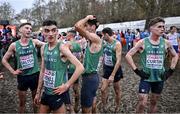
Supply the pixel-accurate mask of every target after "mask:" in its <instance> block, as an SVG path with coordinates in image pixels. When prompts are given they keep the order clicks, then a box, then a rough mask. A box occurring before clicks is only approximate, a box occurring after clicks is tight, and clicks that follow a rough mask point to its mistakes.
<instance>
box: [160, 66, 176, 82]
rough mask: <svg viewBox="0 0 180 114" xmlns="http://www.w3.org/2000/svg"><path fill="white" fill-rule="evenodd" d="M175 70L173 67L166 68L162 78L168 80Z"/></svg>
mask: <svg viewBox="0 0 180 114" xmlns="http://www.w3.org/2000/svg"><path fill="white" fill-rule="evenodd" d="M173 72H174V70H173V69H171V68H170V69H168V70H165V72H164V74H163V75H162V76H161V78H162V80H164V81H166V80H167V79H168V78H169V77H171V76H172V74H173Z"/></svg>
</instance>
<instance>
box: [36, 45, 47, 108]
mask: <svg viewBox="0 0 180 114" xmlns="http://www.w3.org/2000/svg"><path fill="white" fill-rule="evenodd" d="M44 70H45V66H44V46H42V47H41V70H40V74H39V81H38V87H37V91H36V97H35V99H34V103H35V104H36V105H39V104H40V95H41V91H42V87H43V77H44Z"/></svg>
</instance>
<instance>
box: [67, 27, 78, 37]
mask: <svg viewBox="0 0 180 114" xmlns="http://www.w3.org/2000/svg"><path fill="white" fill-rule="evenodd" d="M68 33H72V34H73V35H74V36H76V31H75V30H73V29H71V30H69V31H68Z"/></svg>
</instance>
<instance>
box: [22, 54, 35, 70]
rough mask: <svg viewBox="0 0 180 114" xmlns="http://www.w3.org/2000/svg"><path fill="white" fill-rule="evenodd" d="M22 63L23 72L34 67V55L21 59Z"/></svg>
mask: <svg viewBox="0 0 180 114" xmlns="http://www.w3.org/2000/svg"><path fill="white" fill-rule="evenodd" d="M20 63H21V66H22V70H25V69H29V68H32V67H34V57H33V54H30V55H25V56H21V57H20Z"/></svg>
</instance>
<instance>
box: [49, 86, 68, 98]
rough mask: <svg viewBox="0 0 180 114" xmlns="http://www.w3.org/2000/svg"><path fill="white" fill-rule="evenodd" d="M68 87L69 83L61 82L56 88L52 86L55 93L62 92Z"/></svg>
mask: <svg viewBox="0 0 180 114" xmlns="http://www.w3.org/2000/svg"><path fill="white" fill-rule="evenodd" d="M68 89H69V85H68V84H62V85H61V86H58V87H56V88H54V91H53V92H54V93H55V94H59V95H60V94H62V93H64V92H65V91H67V90H68Z"/></svg>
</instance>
